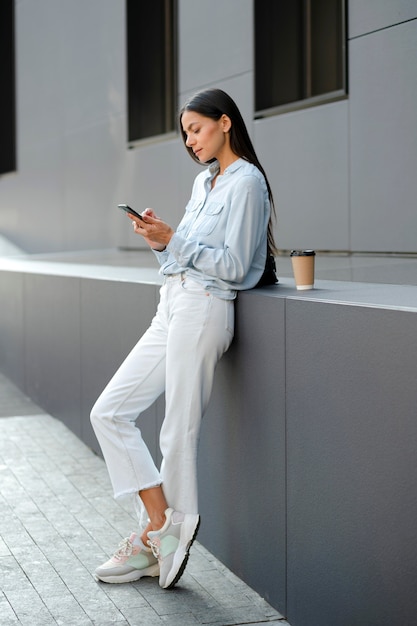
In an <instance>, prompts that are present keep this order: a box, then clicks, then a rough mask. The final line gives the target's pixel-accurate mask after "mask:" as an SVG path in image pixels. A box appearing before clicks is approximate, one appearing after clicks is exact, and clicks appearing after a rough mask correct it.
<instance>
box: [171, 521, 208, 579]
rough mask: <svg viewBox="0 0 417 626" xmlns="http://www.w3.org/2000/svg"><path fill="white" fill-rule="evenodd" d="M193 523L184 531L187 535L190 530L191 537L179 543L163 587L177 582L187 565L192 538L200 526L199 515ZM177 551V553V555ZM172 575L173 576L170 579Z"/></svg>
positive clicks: (193, 538) (195, 535)
mask: <svg viewBox="0 0 417 626" xmlns="http://www.w3.org/2000/svg"><path fill="white" fill-rule="evenodd" d="M193 524H194V527H191V529H190V530H188V529H187V532H186V533H185V532H184V534H187V535H189V533H190V532H192V536H191V539H190V540H189V541H188V543H187V544H186V545H185V546H181V544H180V546H179V547H178V548H177V551H176V553H175V557H174V565H173V567H172V568H171V571H170V573H169V574H168V576H167V581H166V583H165V585H164V586H163V589H172V588H173V587H174V586H175V585H176V584H177V582H178V581H179V579H180V578H181V576H182V575H183V573H184V570H185V567H186V565H187V561H188V557H189V555H190V548H191V546H192V545H193V543H194V540H195V538H196V537H197V533H198V529H199V528H200V516H198V518H197V522H196V523H194V522H193ZM181 534H182V533H181ZM177 552H179V554H178V555H177ZM178 561H179V563H178ZM172 572H174V574H172ZM172 576H174V578H173V579H172V580H171V578H172ZM168 581H169V582H168Z"/></svg>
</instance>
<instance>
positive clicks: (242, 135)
mask: <svg viewBox="0 0 417 626" xmlns="http://www.w3.org/2000/svg"><path fill="white" fill-rule="evenodd" d="M185 111H194V112H195V113H199V114H200V115H203V116H204V117H210V118H211V119H213V120H219V119H220V118H221V116H222V115H223V114H225V115H227V116H228V117H229V118H230V120H231V122H232V126H231V128H230V147H231V149H232V151H233V152H234V153H235V154H236V155H237V156H239V157H241V158H242V159H245V160H246V161H248V162H249V163H252V164H253V165H255V166H256V167H257V168H258V170H260V171H261V172H262V174H263V175H264V178H265V182H266V186H267V189H268V195H269V201H270V203H271V217H270V219H269V223H268V252H269V253H270V254H275V253H276V251H277V250H276V246H275V241H274V235H273V229H272V216H274V217H275V206H274V199H273V196H272V190H271V186H270V184H269V181H268V178H267V176H266V174H265V171H264V169H263V167H262V165H261V164H260V162H259V160H258V157H257V156H256V152H255V149H254V147H253V144H252V141H251V139H250V137H249V133H248V131H247V128H246V124H245V122H244V121H243V117H242V115H241V113H240V111H239V109H238V107H237V105H236V103H235V102H234V100H232V98H231V97H230V96H229V95H228V94H227V93H226V92H224V91H222V90H221V89H204V90H203V91H199V92H198V93H196V94H195V95H194V96H192V97H191V98H190V99H189V100H187V102H186V103H185V104H184V106H183V107H182V109H181V110H180V112H179V125H180V130H181V136H182V139H183V141H184V145H185V148H186V150H187V152H188V154H189V155H190V157H191V158H192V159H193V161H196V162H197V163H199V164H200V165H202V163H201V161H200V160H199V159H198V158H197V157H196V156H195V154H194V152H193V150H192V148H190V147H188V146H187V144H186V141H187V134H186V133H185V132H184V130H183V128H182V124H181V120H182V116H183V113H184V112H185ZM203 165H204V164H203Z"/></svg>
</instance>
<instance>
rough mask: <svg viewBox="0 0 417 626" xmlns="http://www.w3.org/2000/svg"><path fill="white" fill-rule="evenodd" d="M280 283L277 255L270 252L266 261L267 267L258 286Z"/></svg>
mask: <svg viewBox="0 0 417 626" xmlns="http://www.w3.org/2000/svg"><path fill="white" fill-rule="evenodd" d="M277 283H278V277H277V266H276V264H275V257H274V256H273V255H272V254H268V255H267V257H266V261H265V269H264V273H263V274H262V276H261V278H260V279H259V282H258V284H257V285H255V288H256V287H264V286H265V285H276V284H277Z"/></svg>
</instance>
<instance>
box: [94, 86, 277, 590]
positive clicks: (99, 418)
mask: <svg viewBox="0 0 417 626" xmlns="http://www.w3.org/2000/svg"><path fill="white" fill-rule="evenodd" d="M179 120H180V124H181V129H182V136H183V140H184V143H185V146H186V149H187V150H188V152H189V154H190V155H191V157H192V158H193V159H194V160H196V161H197V162H199V163H203V164H206V163H208V164H210V165H209V167H208V168H206V169H205V171H204V172H202V173H200V174H199V175H198V176H197V177H196V179H195V181H194V185H193V189H192V194H191V199H190V201H189V203H188V205H187V207H186V211H185V215H184V217H183V219H182V221H181V223H180V224H179V226H178V228H177V230H176V231H174V230H173V229H172V228H171V227H170V226H169V225H168V224H166V223H165V222H164V221H163V220H162V219H160V218H159V217H157V215H156V214H155V213H154V211H153V210H152V209H146V210H145V211H144V212H143V213H142V216H143V221H142V220H140V219H138V218H137V217H135V216H133V215H129V217H130V218H131V219H132V222H133V228H134V231H135V233H137V234H138V235H141V236H142V237H143V238H144V239H145V241H146V242H147V243H148V244H149V246H150V247H151V248H152V250H153V251H154V252H155V254H156V256H157V258H158V260H159V263H160V265H161V270H160V272H161V274H162V275H163V276H164V284H163V286H162V287H161V292H160V293H161V299H160V303H159V305H158V309H157V312H156V315H155V317H154V319H153V321H152V323H151V326H150V327H149V329H148V330H147V331H146V332H145V334H144V335H143V337H142V338H141V339H140V340H139V342H138V343H137V345H136V346H135V347H134V348H133V350H132V352H131V353H130V354H129V355H128V357H127V358H126V360H125V361H124V363H123V364H122V365H121V367H120V368H119V370H118V371H117V372H116V374H115V376H114V377H113V378H112V380H111V381H110V382H109V384H108V385H107V387H106V388H105V389H104V391H103V393H102V394H101V396H100V398H99V399H98V400H97V402H96V404H95V405H94V407H93V409H92V412H91V421H92V425H93V428H94V430H95V433H96V436H97V439H98V441H99V443H100V445H101V448H102V451H103V455H104V459H105V461H106V464H107V468H108V471H109V474H110V478H111V481H112V486H113V489H114V495H115V497H120V496H123V495H126V494H133V495H134V500H135V504H136V509H137V512H138V517H139V525H140V533H132V535H131V536H130V537H129V538H127V539H125V540H124V541H123V542H122V544H120V546H119V549H118V550H117V551H116V553H115V554H114V555H113V557H112V558H111V559H110V560H108V561H107V562H106V563H104V564H103V565H102V566H100V567H98V568H97V570H96V572H95V574H96V577H97V578H98V579H99V580H102V581H105V582H111V583H118V582H128V581H133V580H138V579H139V578H141V577H142V576H158V575H159V584H160V586H161V587H162V588H164V589H169V588H171V587H173V586H174V585H175V583H176V582H177V581H178V580H179V578H180V576H181V575H182V572H183V570H184V567H185V565H186V562H187V559H188V552H189V549H190V546H191V544H192V542H193V540H194V538H195V536H196V534H197V531H198V527H199V523H200V517H199V515H198V500H197V474H196V454H197V443H198V436H199V431H200V423H201V418H202V416H203V414H204V411H205V409H206V407H207V404H208V401H209V398H210V393H211V389H212V382H213V375H214V370H215V367H216V364H217V362H218V361H219V359H220V357H221V356H222V354H223V353H224V352H225V351H226V350H227V349H228V347H229V346H230V343H231V341H232V338H233V327H234V299H235V297H236V293H237V291H239V290H241V289H251V288H252V287H255V286H256V285H257V284H258V283H259V281H260V279H261V276H262V275H263V272H264V268H265V263H266V258H267V254H268V252H269V253H273V252H274V250H275V248H274V242H273V236H272V226H271V206H272V194H271V190H270V186H269V184H268V181H267V179H266V175H265V173H264V171H263V169H262V167H261V165H260V163H259V161H258V159H257V157H256V154H255V151H254V149H253V146H252V143H251V140H250V138H249V135H248V132H247V130H246V127H245V124H244V121H243V119H242V116H241V114H240V112H239V110H238V108H237V106H236V104H235V103H234V101H233V100H232V99H231V98H230V97H229V96H228V95H227V94H226V93H224V92H223V91H221V90H219V89H208V90H204V91H202V92H200V93H198V94H196V95H195V96H194V97H193V98H191V99H190V100H189V101H188V102H187V103H186V104H185V105H184V107H183V109H182V110H181V112H180V116H179ZM164 391H165V397H166V410H165V418H164V422H163V424H162V428H161V433H160V448H161V452H162V457H163V461H162V465H161V468H160V471H158V469H157V468H156V467H155V464H154V461H153V459H152V457H151V455H150V453H149V450H148V448H147V447H146V445H145V443H144V441H143V439H142V437H141V433H140V430H139V429H138V428H137V427H136V426H135V421H136V419H137V417H138V415H139V416H140V415H141V413H143V411H144V410H145V409H147V408H148V407H149V406H150V405H151V404H152V403H153V402H154V401H155V400H156V399H157V398H158V397H159V396H160V395H161V394H162V393H163V392H164ZM149 546H150V547H149Z"/></svg>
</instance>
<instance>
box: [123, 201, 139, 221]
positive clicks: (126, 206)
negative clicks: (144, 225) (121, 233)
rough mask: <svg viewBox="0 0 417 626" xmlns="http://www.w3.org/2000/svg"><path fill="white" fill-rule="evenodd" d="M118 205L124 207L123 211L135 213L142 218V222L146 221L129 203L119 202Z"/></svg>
mask: <svg viewBox="0 0 417 626" xmlns="http://www.w3.org/2000/svg"><path fill="white" fill-rule="evenodd" d="M117 206H118V207H119V209H122V211H126V213H130V214H131V215H134V216H135V217H137V218H138V219H140V220H142V222H144V219H143V217H142V216H141V215H140V214H139V213H137V212H136V211H135V210H134V209H131V208H130V206H129V205H127V204H118V205H117Z"/></svg>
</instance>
